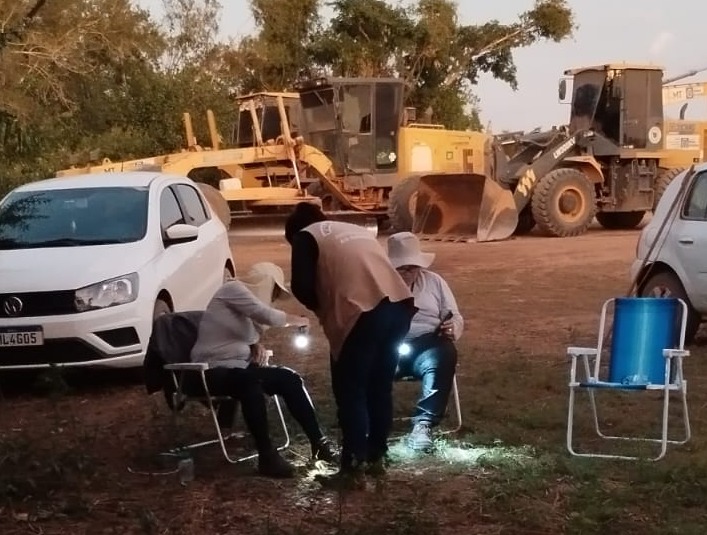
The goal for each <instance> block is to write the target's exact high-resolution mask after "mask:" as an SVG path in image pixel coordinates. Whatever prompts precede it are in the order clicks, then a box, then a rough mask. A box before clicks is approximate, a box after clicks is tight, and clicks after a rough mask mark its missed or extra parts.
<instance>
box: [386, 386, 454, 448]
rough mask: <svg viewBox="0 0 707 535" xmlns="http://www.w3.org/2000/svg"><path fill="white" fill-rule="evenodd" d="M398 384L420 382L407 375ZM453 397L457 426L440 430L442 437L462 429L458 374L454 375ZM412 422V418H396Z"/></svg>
mask: <svg viewBox="0 0 707 535" xmlns="http://www.w3.org/2000/svg"><path fill="white" fill-rule="evenodd" d="M396 382H398V383H412V382H415V383H419V382H420V380H419V379H416V378H415V377H413V376H411V375H407V376H404V377H401V378H400V379H397V380H396ZM452 396H453V399H454V410H455V412H456V422H457V424H456V426H455V427H452V428H449V429H440V430H439V431H437V433H438V434H440V435H447V434H450V433H456V432H457V431H459V430H460V429H461V428H462V408H461V402H460V401H459V388H457V374H456V373H455V374H454V379H453V380H452ZM446 412H447V414H448V413H449V407H447V411H446ZM410 420H412V417H411V416H405V417H400V418H396V421H399V422H409V421H410Z"/></svg>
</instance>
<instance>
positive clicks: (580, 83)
mask: <svg viewBox="0 0 707 535" xmlns="http://www.w3.org/2000/svg"><path fill="white" fill-rule="evenodd" d="M565 76H567V77H571V79H572V81H573V91H572V94H571V99H570V103H571V111H570V121H569V125H568V126H566V127H562V128H555V129H552V130H550V131H548V132H538V133H533V134H530V135H527V136H519V137H517V138H516V139H515V143H512V144H511V145H510V146H509V144H508V142H507V140H504V141H503V142H502V141H501V140H490V141H489V146H490V150H489V151H488V152H487V157H488V159H489V160H488V162H487V163H486V165H485V167H486V168H487V169H488V171H487V174H486V177H487V180H486V181H485V182H484V186H483V188H481V187H480V182H479V181H472V182H470V183H467V182H466V181H464V180H457V181H456V183H453V182H452V181H451V180H450V179H449V178H440V179H437V178H433V177H426V178H425V179H423V181H422V182H421V184H420V187H419V189H418V193H417V202H416V205H415V221H414V231H415V232H417V233H419V234H421V235H422V236H423V237H425V236H427V237H436V238H445V239H466V240H471V239H474V238H476V240H477V241H491V240H503V239H506V238H508V237H510V236H511V235H512V234H513V233H518V234H520V233H524V232H528V231H530V230H531V229H532V228H533V227H534V226H536V225H537V226H538V227H539V228H540V230H541V231H542V233H543V234H545V235H549V236H556V237H569V236H577V235H580V234H583V233H584V232H586V230H587V229H588V227H589V225H590V224H591V223H592V221H593V219H594V217H595V216H596V218H597V220H598V221H599V223H600V224H601V225H602V226H604V227H605V228H609V229H629V228H634V227H636V226H637V225H638V224H639V223H640V222H641V221H642V219H643V217H644V215H645V213H646V212H648V211H652V210H653V209H654V208H655V206H656V204H657V202H658V200H659V198H660V196H661V195H662V193H663V192H664V191H665V188H666V187H667V185H668V184H669V183H670V181H671V180H672V179H673V178H674V177H675V176H676V175H677V174H678V173H679V172H680V171H681V170H682V169H684V168H686V167H689V165H690V164H692V163H693V162H696V161H700V159H701V156H702V154H701V150H700V149H701V147H699V148H695V147H692V146H688V147H684V148H682V147H679V146H678V147H676V146H675V144H674V143H672V144H668V147H670V148H666V135H665V121H664V118H663V100H662V86H663V80H662V68H660V67H657V66H653V65H629V64H606V65H599V66H592V67H583V68H579V69H573V70H568V71H565ZM558 93H559V97H560V100H561V101H562V100H564V99H565V98H566V97H567V79H562V80H561V81H560V85H559V88H558ZM668 140H670V138H668Z"/></svg>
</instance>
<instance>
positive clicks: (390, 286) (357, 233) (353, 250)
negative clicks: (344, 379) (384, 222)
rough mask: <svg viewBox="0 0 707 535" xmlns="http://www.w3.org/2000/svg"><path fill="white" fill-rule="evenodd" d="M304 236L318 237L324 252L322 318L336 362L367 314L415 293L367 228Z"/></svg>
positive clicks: (326, 226) (335, 227)
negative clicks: (363, 316) (346, 342)
mask: <svg viewBox="0 0 707 535" xmlns="http://www.w3.org/2000/svg"><path fill="white" fill-rule="evenodd" d="M303 230H304V231H305V232H308V233H309V234H311V235H312V236H314V239H315V240H316V241H317V246H318V247H319V259H318V264H317V298H318V301H319V310H317V317H318V318H319V321H320V323H321V325H322V329H323V330H324V334H325V335H326V337H327V339H328V340H329V346H330V349H331V354H332V357H333V358H334V359H336V358H337V357H338V356H339V353H340V352H341V348H342V346H343V344H344V341H345V340H346V337H347V336H348V335H349V333H350V332H351V329H352V328H353V326H354V325H355V324H356V321H357V320H358V318H359V316H360V315H361V313H362V312H367V311H369V310H372V309H373V308H375V307H376V305H378V303H380V302H381V301H382V300H383V299H384V298H386V297H387V298H388V299H389V300H390V301H391V302H397V301H403V300H405V299H411V298H412V293H411V292H410V290H409V289H408V287H407V285H406V284H405V282H404V281H403V279H402V278H401V277H400V275H399V274H398V273H397V271H395V269H394V268H393V266H392V264H391V263H390V260H389V259H388V255H387V254H386V252H385V250H384V248H383V247H382V246H381V245H380V243H378V240H376V238H375V236H373V235H372V234H371V233H370V232H369V231H368V230H366V229H365V228H363V227H361V226H359V225H354V224H351V223H344V222H340V221H322V222H319V223H314V224H312V225H309V226H308V227H305V228H304V229H303ZM411 306H412V302H411Z"/></svg>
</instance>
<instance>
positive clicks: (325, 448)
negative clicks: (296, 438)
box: [312, 437, 339, 464]
mask: <svg viewBox="0 0 707 535" xmlns="http://www.w3.org/2000/svg"><path fill="white" fill-rule="evenodd" d="M336 450H337V448H336V446H335V445H334V443H333V442H332V441H331V440H329V439H328V438H326V437H324V438H322V439H321V440H320V441H319V442H318V443H317V444H315V445H312V459H313V460H315V461H324V462H325V463H330V464H339V453H338V452H337V451H336Z"/></svg>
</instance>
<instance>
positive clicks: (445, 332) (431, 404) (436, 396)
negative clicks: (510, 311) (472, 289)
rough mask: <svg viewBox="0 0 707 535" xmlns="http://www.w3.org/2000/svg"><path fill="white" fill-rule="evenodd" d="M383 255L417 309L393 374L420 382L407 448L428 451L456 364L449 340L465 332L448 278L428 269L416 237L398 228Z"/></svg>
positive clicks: (427, 258) (428, 259)
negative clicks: (405, 286) (395, 271)
mask: <svg viewBox="0 0 707 535" xmlns="http://www.w3.org/2000/svg"><path fill="white" fill-rule="evenodd" d="M388 258H390V262H391V263H392V264H393V266H394V267H395V269H397V270H398V273H400V275H401V276H402V278H403V280H404V281H405V283H406V284H407V285H408V287H409V288H410V291H411V292H412V294H413V296H414V297H415V306H416V307H417V309H418V310H417V313H416V314H415V316H413V318H412V322H411V324H410V331H409V332H408V334H407V336H406V338H405V341H404V343H403V344H401V345H400V348H399V351H398V353H399V356H398V368H397V370H396V377H397V378H401V377H414V378H415V379H419V380H421V390H422V391H421V393H420V397H419V399H418V401H417V406H416V410H415V413H414V416H413V428H412V432H411V433H410V435H409V436H408V445H409V447H410V448H412V449H415V450H419V451H429V450H430V449H431V448H432V447H433V445H434V442H433V440H432V428H433V427H434V426H437V425H439V422H440V420H441V419H442V416H443V415H444V411H445V409H446V407H447V401H448V399H449V394H450V392H451V390H452V384H453V379H454V372H455V368H456V365H457V350H456V347H455V345H454V342H455V341H456V340H458V339H459V337H460V336H461V335H462V331H463V330H464V318H462V316H461V314H460V313H459V308H458V307H457V302H456V300H455V299H454V294H453V293H452V291H451V289H450V288H449V285H448V284H447V282H446V281H445V280H444V279H443V278H442V277H441V276H440V275H439V274H437V273H435V272H434V271H431V270H430V269H429V267H430V266H431V265H432V262H434V259H435V254H434V253H425V252H423V251H421V250H420V242H419V240H418V239H417V236H415V235H414V234H412V233H411V232H398V233H397V234H393V235H391V236H390V237H389V238H388Z"/></svg>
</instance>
